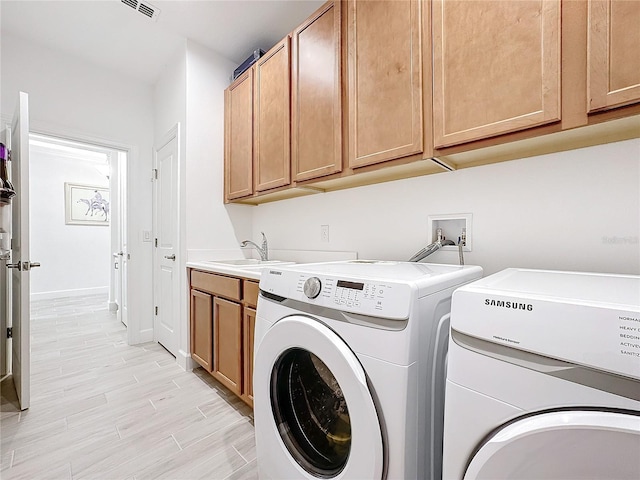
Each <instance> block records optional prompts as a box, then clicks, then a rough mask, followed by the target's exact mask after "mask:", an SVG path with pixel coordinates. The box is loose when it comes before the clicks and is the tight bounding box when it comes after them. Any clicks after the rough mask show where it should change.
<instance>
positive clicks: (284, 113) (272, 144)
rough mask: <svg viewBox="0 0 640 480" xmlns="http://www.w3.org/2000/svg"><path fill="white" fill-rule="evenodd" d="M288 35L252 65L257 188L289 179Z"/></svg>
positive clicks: (281, 184) (283, 184) (278, 184)
mask: <svg viewBox="0 0 640 480" xmlns="http://www.w3.org/2000/svg"><path fill="white" fill-rule="evenodd" d="M289 73H290V59H289V37H287V38H285V39H284V40H283V41H282V42H280V43H279V44H278V45H276V46H275V47H273V48H272V49H271V50H269V52H267V54H265V55H264V56H263V57H262V58H261V59H260V60H258V61H257V63H256V67H255V75H256V92H255V119H254V121H255V123H254V129H255V133H254V135H255V136H254V148H255V156H256V162H255V167H256V177H257V178H256V190H257V191H259V192H261V191H264V190H269V189H271V188H276V187H282V186H285V185H289V183H291V163H290V161H291V145H290V128H291V126H290V111H289V109H290V79H289Z"/></svg>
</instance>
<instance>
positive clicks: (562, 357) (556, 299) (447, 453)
mask: <svg viewBox="0 0 640 480" xmlns="http://www.w3.org/2000/svg"><path fill="white" fill-rule="evenodd" d="M639 332H640V277H639V276H631V275H607V274H589V273H575V272H557V271H539V270H522V269H507V270H504V271H502V272H500V273H497V274H495V275H490V276H488V277H485V278H483V279H481V280H478V281H476V282H474V283H472V284H469V285H466V286H464V287H462V288H460V289H458V290H457V291H456V292H455V293H454V295H453V303H452V311H451V338H450V343H449V362H448V370H447V382H446V383H447V387H446V406H445V427H444V428H445V433H444V460H443V462H444V465H443V478H444V479H456V480H459V479H463V478H464V479H491V480H501V479H504V480H506V479H509V480H518V479H531V480H533V479H536V480H541V479H562V480H578V479H579V480H585V479H616V480H621V479H636V480H637V479H638V478H640V333H639Z"/></svg>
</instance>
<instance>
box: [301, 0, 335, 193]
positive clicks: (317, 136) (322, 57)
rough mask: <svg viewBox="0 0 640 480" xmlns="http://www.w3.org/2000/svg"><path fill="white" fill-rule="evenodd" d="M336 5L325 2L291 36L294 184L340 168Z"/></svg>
mask: <svg viewBox="0 0 640 480" xmlns="http://www.w3.org/2000/svg"><path fill="white" fill-rule="evenodd" d="M340 7H341V2H340V1H335V2H327V3H326V4H325V5H324V6H323V7H322V9H320V10H318V11H317V12H316V13H315V14H314V15H313V16H312V17H311V18H309V20H307V22H305V23H304V24H302V25H301V26H300V27H298V28H297V29H296V30H295V31H294V32H293V36H292V42H293V46H292V51H293V58H292V62H291V63H292V72H291V77H292V78H291V102H292V105H291V106H292V111H291V156H292V162H293V168H294V175H295V180H308V179H310V178H317V177H321V176H323V175H329V174H331V173H336V172H339V171H341V170H342V90H341V83H340V82H341V75H340V64H341V62H340V38H341V35H340Z"/></svg>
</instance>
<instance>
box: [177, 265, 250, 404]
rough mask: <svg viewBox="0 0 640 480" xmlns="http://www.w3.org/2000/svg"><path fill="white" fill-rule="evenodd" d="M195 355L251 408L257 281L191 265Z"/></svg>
mask: <svg viewBox="0 0 640 480" xmlns="http://www.w3.org/2000/svg"><path fill="white" fill-rule="evenodd" d="M189 279H190V292H191V293H190V297H191V301H190V306H191V311H190V325H191V357H192V358H193V359H194V360H195V361H196V362H197V363H199V364H200V365H202V367H203V368H204V369H205V370H207V371H208V372H209V373H211V375H212V376H213V377H214V378H215V379H216V380H218V381H219V382H220V383H222V384H223V385H224V386H225V387H227V388H228V389H229V390H231V391H232V392H233V393H235V394H236V395H237V396H238V397H240V398H241V399H242V400H243V401H244V402H245V403H247V404H248V405H249V406H251V407H253V338H254V329H255V323H256V307H257V303H258V292H259V289H258V282H257V281H253V280H248V279H241V278H237V277H231V276H227V275H220V274H216V273H209V272H203V271H199V270H190V272H189Z"/></svg>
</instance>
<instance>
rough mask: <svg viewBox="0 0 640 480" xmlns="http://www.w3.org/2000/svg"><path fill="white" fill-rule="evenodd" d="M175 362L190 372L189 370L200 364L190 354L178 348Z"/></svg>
mask: <svg viewBox="0 0 640 480" xmlns="http://www.w3.org/2000/svg"><path fill="white" fill-rule="evenodd" d="M176 363H177V364H178V365H179V366H180V368H183V369H184V370H185V371H187V372H190V371H191V370H193V369H195V368H198V367H199V366H200V365H199V364H198V363H196V362H195V361H194V360H193V359H192V358H191V355H190V354H189V353H187V352H185V351H184V350H178V355H177V356H176Z"/></svg>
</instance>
